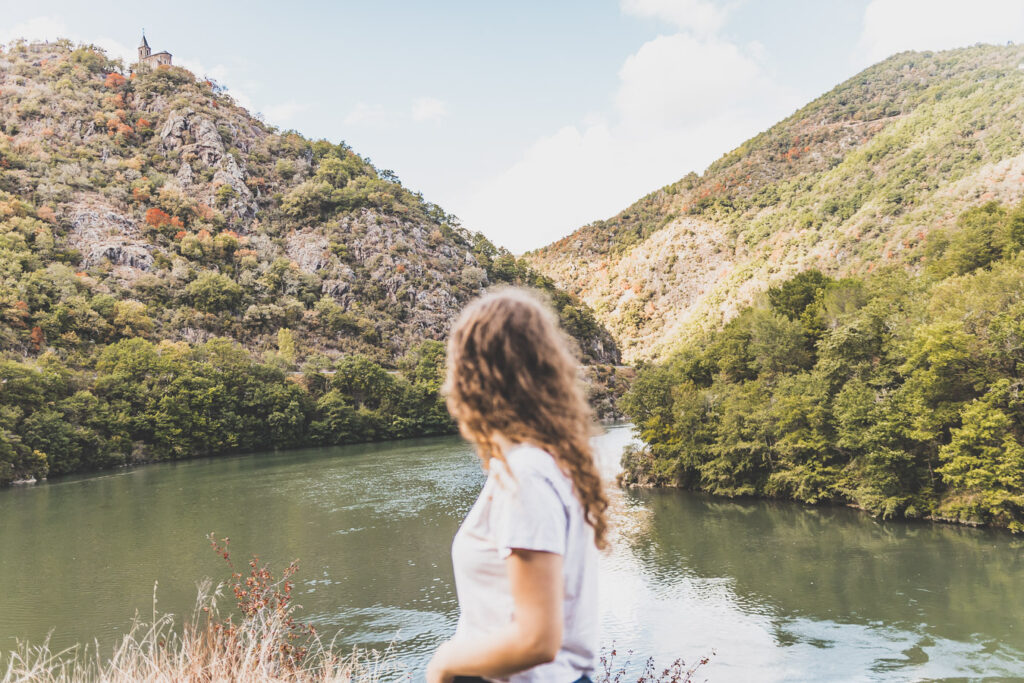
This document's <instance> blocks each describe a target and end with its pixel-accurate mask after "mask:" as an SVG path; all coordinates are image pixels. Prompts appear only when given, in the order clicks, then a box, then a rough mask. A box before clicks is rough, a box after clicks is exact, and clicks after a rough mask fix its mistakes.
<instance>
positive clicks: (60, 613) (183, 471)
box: [0, 428, 1024, 680]
mask: <svg viewBox="0 0 1024 683" xmlns="http://www.w3.org/2000/svg"><path fill="white" fill-rule="evenodd" d="M630 438H631V437H630V433H629V431H628V429H621V428H619V429H613V430H610V431H609V432H608V433H607V434H606V435H604V436H603V437H600V438H599V439H598V441H597V444H598V447H599V449H600V451H601V453H602V457H603V463H604V468H605V469H606V470H607V471H611V470H613V469H614V467H615V463H616V461H617V459H618V453H619V452H620V451H621V447H622V446H623V445H624V444H625V443H626V442H627V441H628V440H629V439H630ZM482 482H483V476H482V474H481V472H480V469H479V467H478V465H477V464H476V462H475V459H474V456H473V455H472V452H471V451H470V449H469V448H468V447H467V446H466V445H465V444H464V443H462V442H461V441H459V440H458V439H431V440H420V441H408V442H402V443H398V444H376V445H366V446H358V447H349V448H341V449H317V450H306V451H293V452H287V453H267V454H261V455H256V456H247V457H241V458H231V459H215V460H206V461H192V462H186V463H178V464H171V465H160V466H154V467H146V468H141V469H138V470H133V471H127V472H119V473H116V474H110V475H104V476H101V477H93V478H83V479H77V480H75V479H67V480H63V481H59V482H53V483H50V484H46V485H42V486H36V487H32V488H26V489H14V490H9V491H3V492H0V578H2V579H3V581H4V582H5V585H7V586H17V589H16V590H6V591H3V592H0V649H3V648H6V647H9V646H10V645H11V644H12V643H13V640H12V639H13V637H14V636H19V637H23V638H30V639H32V640H40V639H42V638H43V637H45V635H46V633H47V632H48V631H50V630H51V629H52V630H53V642H54V644H55V645H56V646H58V647H62V646H65V645H68V644H71V643H74V642H78V641H83V640H91V639H92V638H93V637H98V638H99V639H100V641H101V642H107V643H110V642H112V641H113V639H114V636H115V634H117V633H119V632H121V631H122V630H123V629H124V628H125V626H126V625H127V624H128V623H129V621H130V619H131V617H132V614H133V613H134V612H135V610H139V611H141V612H143V613H149V611H150V610H151V609H152V592H153V582H154V580H158V581H159V590H158V597H159V600H160V602H159V605H158V609H159V610H161V611H171V612H175V613H177V614H182V613H184V612H187V611H188V610H190V609H191V606H192V604H193V602H194V599H195V582H196V581H197V580H198V579H200V578H202V577H204V576H212V577H215V578H219V577H224V576H225V575H226V574H227V571H226V568H225V567H224V566H223V565H222V563H220V562H219V561H218V559H217V558H216V557H215V556H214V555H213V553H212V552H210V551H209V550H208V548H207V546H206V544H205V541H204V536H205V534H207V533H209V532H210V531H216V532H217V533H218V534H219V535H221V536H230V537H231V539H232V546H233V547H234V548H235V552H236V554H237V555H240V557H239V558H238V559H244V558H245V556H246V553H248V552H250V551H256V552H259V553H260V554H261V556H262V557H263V558H264V559H267V560H269V561H271V562H272V563H274V564H275V565H276V566H277V567H281V566H283V565H284V564H286V563H287V562H288V561H289V560H292V559H294V558H299V559H300V572H299V574H298V576H297V578H298V587H297V594H298V599H297V601H298V602H299V603H300V604H302V605H303V608H304V609H303V618H304V619H306V620H308V621H311V622H313V623H314V624H316V625H317V626H318V627H319V630H320V631H321V632H323V633H328V634H333V633H334V632H336V631H340V633H341V636H340V640H341V642H343V643H344V644H346V645H347V644H353V643H359V644H363V645H371V646H376V647H385V646H386V645H387V644H388V643H389V642H391V641H392V640H395V641H396V642H397V644H398V649H399V651H400V652H401V653H402V656H403V658H405V659H406V660H407V661H408V662H409V664H410V665H411V666H414V667H416V666H420V665H422V663H423V662H424V658H425V657H426V656H428V655H429V653H430V652H431V651H432V650H433V648H434V647H436V645H437V643H438V642H439V641H440V640H441V639H443V638H444V637H446V636H447V635H449V634H450V633H451V632H452V630H453V628H454V623H455V619H456V616H457V609H458V607H457V604H456V602H455V596H454V590H453V587H452V579H451V566H450V560H449V557H448V551H449V547H450V543H451V538H452V536H453V534H454V532H455V529H456V527H457V525H458V523H459V521H460V520H461V518H462V516H463V515H464V514H465V512H466V510H467V509H468V507H469V506H470V505H471V504H472V501H473V499H474V498H475V496H476V493H477V491H478V490H479V487H480V485H481V484H482ZM613 518H614V523H615V527H616V536H615V539H614V540H615V546H614V551H613V552H612V553H611V554H609V555H608V556H606V557H604V558H603V560H602V563H603V564H602V625H603V628H604V632H605V640H606V642H609V643H610V642H612V641H615V643H616V644H617V645H618V646H619V649H620V650H625V649H628V648H634V649H636V650H637V651H638V652H642V653H644V654H645V655H646V654H653V655H656V656H658V657H659V658H660V659H672V658H675V657H684V658H686V659H687V660H693V659H696V658H699V657H700V656H702V655H705V654H710V653H711V652H712V650H714V651H716V653H717V654H716V656H715V657H714V658H713V660H712V663H711V665H710V666H709V668H708V669H707V670H706V673H705V675H706V676H707V677H708V678H709V679H711V680H749V679H751V678H756V679H758V680H783V679H816V680H863V679H865V678H877V679H887V680H891V679H894V678H895V679H897V680H899V679H920V678H942V677H955V676H961V677H973V678H976V677H985V676H1002V677H1012V676H1024V654H1022V652H1021V650H1022V647H1024V643H1022V631H1024V593H1022V592H1020V591H1017V590H1016V584H1017V583H1019V582H1020V580H1021V578H1024V567H1022V564H1021V563H1022V558H1021V542H1020V541H1017V540H1014V539H1013V538H1012V537H1010V536H1009V535H1007V534H1005V533H996V532H987V531H979V530H974V529H964V528H955V527H945V526H934V525H927V524H916V525H914V524H880V523H877V522H875V521H874V520H872V519H871V518H870V517H867V516H866V515H863V514H860V513H858V512H855V511H851V510H846V509H841V508H803V507H800V506H795V505H788V504H772V503H769V502H763V501H761V502H759V501H739V502H737V501H723V500H717V499H711V498H707V497H703V496H699V495H694V494H688V493H683V492H678V491H629V492H625V493H622V492H618V493H616V494H615V496H614V500H613ZM638 659H639V658H638Z"/></svg>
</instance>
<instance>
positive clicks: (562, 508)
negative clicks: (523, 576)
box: [452, 445, 598, 683]
mask: <svg viewBox="0 0 1024 683" xmlns="http://www.w3.org/2000/svg"><path fill="white" fill-rule="evenodd" d="M505 460H506V461H507V462H508V469H507V470H506V469H505V467H504V465H503V463H501V461H499V460H492V461H491V465H490V472H489V473H488V476H487V483H485V484H484V488H483V490H482V491H481V492H480V496H479V498H477V500H476V503H475V504H474V505H473V508H472V509H471V510H470V511H469V514H467V515H466V519H465V520H464V521H463V522H462V526H461V527H459V531H458V533H456V534H455V540H454V542H453V543H452V565H453V566H454V569H455V589H456V592H457V594H458V598H459V608H460V614H459V624H458V626H457V627H456V631H455V633H456V637H458V635H460V634H465V635H473V634H482V633H487V632H489V631H493V630H496V629H498V628H501V627H502V626H505V625H507V624H509V623H510V622H512V621H513V620H514V619H515V609H514V608H515V605H514V603H513V600H512V593H511V589H510V587H509V578H508V570H507V567H506V564H505V560H506V559H507V558H508V556H509V555H510V554H511V552H512V549H513V548H516V549H520V550H537V551H543V552H549V553H557V554H559V555H561V556H562V567H563V572H564V575H565V587H564V600H565V602H564V605H563V615H564V619H565V624H564V625H563V629H562V647H561V649H560V650H559V651H558V654H557V655H556V656H555V659H554V661H552V662H549V663H547V664H541V665H540V666H536V667H534V668H532V669H529V670H527V671H523V672H521V673H518V674H513V675H512V676H511V677H510V678H508V679H503V680H508V681H511V682H512V683H541V682H544V683H546V682H548V681H551V682H552V683H554V682H555V681H557V682H558V683H571V682H572V681H575V680H576V679H577V678H579V677H580V676H582V675H583V674H587V675H592V674H593V673H594V667H595V663H596V657H597V646H598V643H597V639H598V609H597V550H596V548H595V547H594V533H593V529H592V528H591V526H590V525H589V524H587V523H586V520H585V518H584V516H583V506H582V505H581V504H580V502H579V500H578V499H577V498H576V496H575V495H574V494H573V486H572V480H570V479H569V478H568V477H567V476H566V475H565V474H564V473H563V472H562V471H561V470H560V469H559V468H558V465H557V464H556V463H555V460H554V458H553V457H551V455H549V454H548V453H546V452H545V451H542V450H541V449H539V448H536V447H534V446H528V445H517V446H514V447H513V448H510V449H509V450H508V451H507V452H506V453H505ZM508 470H511V472H509V471H508Z"/></svg>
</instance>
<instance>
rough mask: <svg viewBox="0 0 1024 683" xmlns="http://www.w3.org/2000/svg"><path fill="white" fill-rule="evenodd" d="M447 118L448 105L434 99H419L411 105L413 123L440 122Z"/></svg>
mask: <svg viewBox="0 0 1024 683" xmlns="http://www.w3.org/2000/svg"><path fill="white" fill-rule="evenodd" d="M446 116H448V105H447V104H446V103H445V102H443V101H442V100H439V99H437V98H436V97H420V98H418V99H417V100H416V101H415V102H413V103H412V120H413V121H440V120H441V119H443V118H444V117H446Z"/></svg>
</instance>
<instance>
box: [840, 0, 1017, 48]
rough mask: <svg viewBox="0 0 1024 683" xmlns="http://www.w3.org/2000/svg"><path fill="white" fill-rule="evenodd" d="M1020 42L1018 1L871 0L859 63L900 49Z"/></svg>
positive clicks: (862, 37) (860, 46)
mask: <svg viewBox="0 0 1024 683" xmlns="http://www.w3.org/2000/svg"><path fill="white" fill-rule="evenodd" d="M1022 38H1024V2H1021V0H972V1H971V2H963V0H871V2H870V3H869V4H868V6H867V8H866V9H865V10H864V27H863V32H862V34H861V39H860V45H859V49H858V55H857V62H858V63H859V64H867V63H873V62H877V61H878V60H880V59H884V58H886V57H888V56H890V55H892V54H895V53H897V52H902V51H904V50H945V49H949V48H954V47H964V46H967V45H973V44H974V43H979V42H981V43H1005V42H1006V41H1009V40H1021V39H1022Z"/></svg>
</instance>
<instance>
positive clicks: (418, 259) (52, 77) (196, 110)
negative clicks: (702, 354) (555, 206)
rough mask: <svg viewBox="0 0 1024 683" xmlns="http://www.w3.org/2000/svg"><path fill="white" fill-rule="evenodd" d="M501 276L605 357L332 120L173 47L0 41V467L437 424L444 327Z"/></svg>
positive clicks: (528, 271)
mask: <svg viewBox="0 0 1024 683" xmlns="http://www.w3.org/2000/svg"><path fill="white" fill-rule="evenodd" d="M498 283H510V284H527V285H531V286H534V287H538V288H540V289H543V290H545V291H546V292H547V293H548V294H549V295H550V296H551V298H552V300H553V302H554V303H555V306H556V307H557V308H558V311H559V313H560V316H561V318H562V322H563V324H564V325H565V327H566V328H567V330H568V331H569V332H570V333H571V334H572V335H573V336H574V337H575V338H576V340H577V341H578V342H579V346H580V349H581V353H582V356H583V357H584V359H585V360H587V361H589V362H591V363H612V364H614V363H616V362H618V358H619V354H618V351H617V349H616V347H615V344H614V342H613V341H612V339H611V337H610V336H609V334H608V332H607V331H606V330H605V329H604V328H603V327H602V326H601V325H600V324H599V323H597V322H596V320H595V318H594V316H593V314H592V312H591V311H590V310H589V309H588V308H587V306H586V305H584V304H581V303H580V302H579V301H578V300H577V299H576V298H575V297H573V296H571V295H568V294H566V293H565V292H564V291H561V290H559V289H557V288H556V287H554V286H553V284H552V283H551V281H550V280H549V279H548V278H546V277H544V276H543V275H540V274H538V273H537V272H536V271H534V270H533V269H532V268H531V267H530V266H528V265H527V264H526V263H525V262H523V261H520V260H517V259H515V258H514V257H513V256H512V255H511V254H510V253H509V252H508V251H506V250H504V249H499V248H497V247H495V246H494V245H493V244H491V243H490V242H489V241H488V240H487V239H485V238H484V237H483V236H482V235H479V234H476V233H471V232H469V231H467V230H465V229H463V228H461V227H459V225H458V223H457V221H456V220H455V218H454V217H453V216H450V215H448V214H446V213H445V212H444V211H443V210H442V209H441V208H440V207H438V206H436V205H434V204H431V203H430V202H428V201H426V200H425V199H424V198H423V197H422V196H420V195H419V194H418V193H415V192H412V191H410V190H408V189H407V188H405V187H403V186H402V184H401V183H400V182H399V181H398V179H397V178H396V177H395V175H394V174H393V173H391V172H389V171H386V170H379V169H377V168H375V167H374V166H373V165H372V164H371V163H370V162H369V161H368V160H367V159H365V158H363V157H361V156H360V155H358V154H357V153H356V152H354V151H353V150H352V149H350V148H349V147H348V146H347V145H345V144H344V143H338V144H332V143H329V142H326V141H324V140H307V139H305V138H304V137H302V136H301V135H299V134H297V133H295V132H290V131H286V132H281V131H278V130H276V129H275V128H273V127H271V126H268V125H266V124H264V123H262V122H261V121H259V120H257V119H256V118H254V117H252V116H250V115H249V113H248V112H247V111H245V110H244V109H242V108H241V107H239V106H237V105H236V104H235V103H234V101H233V100H232V99H231V98H230V97H229V96H228V95H227V94H226V93H225V92H224V91H223V89H222V88H220V87H219V86H217V84H215V83H212V82H210V81H206V80H200V79H197V78H196V77H195V76H194V75H193V74H192V73H190V72H189V71H187V70H185V69H181V68H178V67H172V66H167V65H163V66H159V67H157V68H152V69H151V68H147V67H139V68H137V69H136V70H135V71H134V73H130V72H129V71H128V70H126V68H125V65H123V64H122V63H120V62H119V61H114V60H111V59H109V58H108V57H107V56H106V55H105V54H104V53H103V52H102V51H100V50H99V49H97V48H95V47H92V46H75V45H72V44H71V43H70V42H68V41H58V42H56V43H37V44H27V43H25V42H23V41H21V42H15V43H13V44H12V45H11V46H9V47H8V49H6V50H4V51H0V384H2V385H3V386H4V390H3V393H2V394H0V484H2V483H4V482H7V481H10V480H11V479H16V478H19V477H23V476H39V475H42V474H45V473H46V472H47V471H49V472H50V473H62V472H71V471H79V470H85V469H93V468H96V467H105V466H112V465H118V464H123V463H125V462H134V461H139V460H147V459H153V458H170V457H187V456H189V455H194V454H200V453H207V454H213V453H220V452H229V451H236V450H245V449H251V448H260V447H267V446H283V445H300V444H303V443H339V442H346V441H353V440H361V439H372V438H387V437H393V436H407V435H418V434H425V433H436V432H438V431H447V430H450V429H451V423H450V421H449V420H448V418H447V415H446V413H445V411H444V408H443V406H442V405H441V404H440V403H439V399H438V395H437V389H438V386H439V376H440V371H441V360H443V349H442V348H440V344H439V342H438V341H437V340H441V339H443V338H444V337H445V335H446V332H447V327H448V325H449V324H450V322H451V320H452V318H453V316H454V315H455V314H456V313H457V312H458V310H459V309H460V308H461V306H462V305H463V304H464V303H465V302H466V301H468V300H469V299H471V298H472V297H474V296H476V295H478V294H480V293H481V292H482V291H483V290H484V288H486V287H487V286H489V285H492V284H498ZM322 371H323V372H322ZM300 373H302V374H303V375H304V376H300ZM591 374H592V377H597V378H602V380H610V381H611V382H612V383H614V381H615V379H614V378H615V376H616V375H615V372H614V371H613V370H610V369H608V368H601V369H597V370H595V371H593V372H592V373H591ZM606 384H607V382H606ZM605 388H606V386H604V385H602V386H601V387H599V388H597V389H596V390H595V393H596V394H597V396H596V397H595V400H596V402H598V403H601V404H602V405H603V406H604V408H605V409H607V408H608V407H609V406H608V403H607V395H606V394H605V393H604V390H605Z"/></svg>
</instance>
